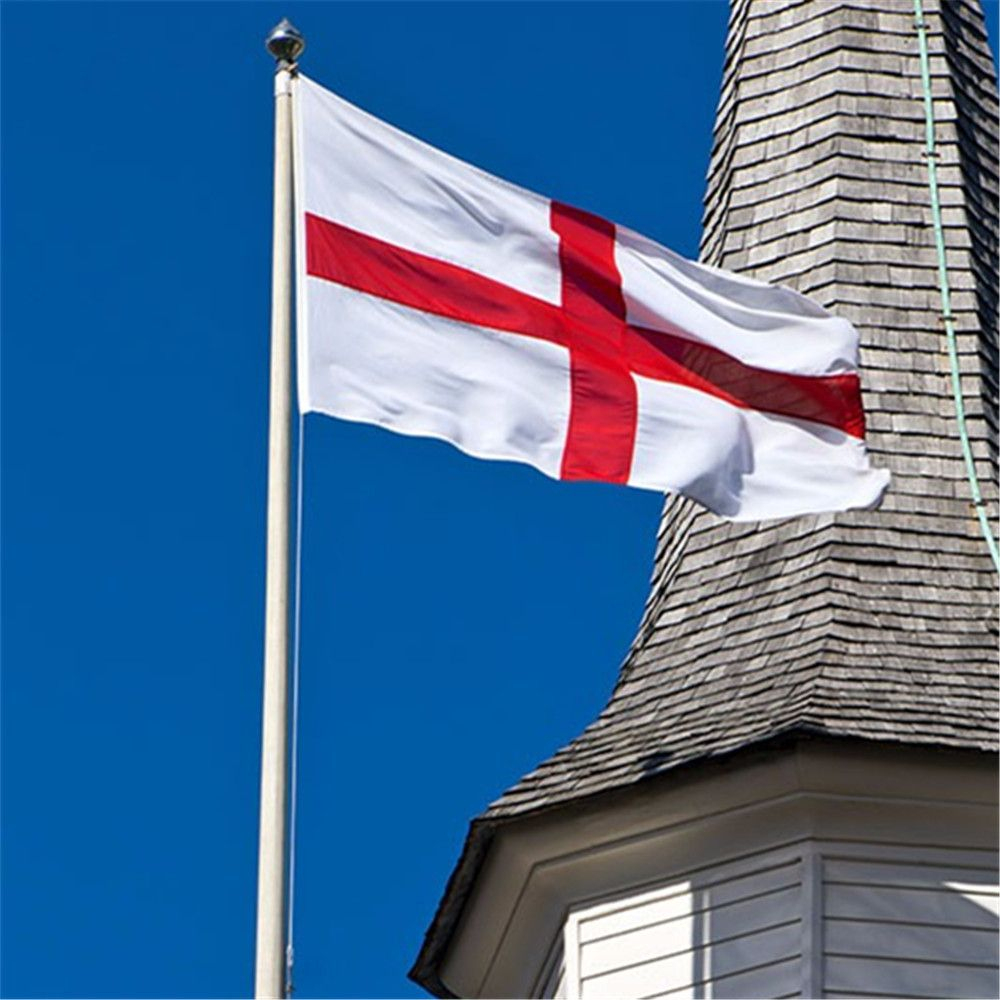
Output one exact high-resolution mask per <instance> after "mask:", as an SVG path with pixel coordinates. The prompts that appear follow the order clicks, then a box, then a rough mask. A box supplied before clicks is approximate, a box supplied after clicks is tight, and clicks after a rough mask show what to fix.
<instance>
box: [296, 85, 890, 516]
mask: <svg viewBox="0 0 1000 1000" xmlns="http://www.w3.org/2000/svg"><path fill="white" fill-rule="evenodd" d="M294 87H295V90H294V102H295V161H296V185H295V186H296V229H297V233H296V238H297V251H298V252H297V260H298V264H297V267H298V273H297V288H298V310H297V311H298V362H299V363H298V371H299V400H300V406H301V408H302V410H303V412H317V413H326V414H329V415H331V416H335V417H342V418H344V419H347V420H357V421H363V422H365V423H372V424H378V425H380V426H382V427H386V428H389V429H391V430H394V431H397V432H400V433H403V434H414V435H420V436H425V437H434V438H440V439H442V440H445V441H449V442H451V443H452V444H454V445H455V446H457V447H458V448H460V449H461V450H462V451H464V452H467V453H468V454H470V455H475V456H478V457H480V458H494V459H507V460H512V461H518V462H526V463H528V464H529V465H532V466H534V467H535V468H537V469H539V470H540V471H542V472H544V473H545V474H546V475H549V476H552V477H555V478H559V479H577V480H600V481H604V482H609V483H622V484H628V485H630V486H640V487H646V488H649V489H655V490H660V491H669V492H677V493H682V494H684V495H685V496H688V497H691V498H693V499H694V500H696V501H698V502H699V503H701V504H703V505H704V506H705V507H708V508H709V509H710V510H712V511H714V512H715V513H717V514H719V515H721V516H723V517H726V518H730V519H732V520H739V521H750V520H764V519H768V518H777V517H790V516H794V515H798V514H805V513H811V512H818V511H830V510H843V509H847V508H852V507H871V506H873V505H874V504H876V503H877V502H878V501H879V499H880V498H881V496H882V493H883V492H884V490H885V488H886V485H887V483H888V473H887V472H885V471H883V470H874V469H871V468H870V467H869V464H868V459H867V456H866V453H865V446H864V429H865V426H864V414H863V411H862V408H861V394H860V386H859V381H858V374H857V351H858V337H857V332H856V331H855V330H854V328H853V327H852V326H851V324H850V323H848V322H847V321H846V320H843V319H840V318H838V317H836V316H833V315H831V314H830V313H828V312H826V310H824V309H822V308H821V307H819V306H818V305H816V304H815V303H813V302H811V301H810V300H809V299H807V298H805V297H804V296H802V295H799V294H798V293H796V292H793V291H791V290H790V289H787V288H780V287H776V286H772V285H767V284H763V283H761V282H758V281H753V280H751V279H749V278H744V277H740V276H738V275H735V274H730V273H727V272H725V271H721V270H719V269H717V268H712V267H707V266H705V265H702V264H696V263H692V262H691V261H688V260H685V259H683V258H681V257H679V256H677V255H676V254H674V253H672V252H671V251H669V250H667V249H665V248H664V247H662V246H659V245H658V244H656V243H654V242H653V241H651V240H648V239H646V238H645V237H643V236H640V235H639V234H638V233H635V232H632V231H631V230H628V229H625V228H624V227H621V226H616V225H614V224H613V223H611V222H607V221H605V220H604V219H602V218H599V217H598V216H596V215H592V214H590V213H589V212H585V211H581V210H580V209H577V208H572V207H570V206H569V205H564V204H562V203H560V202H556V201H550V200H549V199H548V198H544V197H542V196H541V195H537V194H533V193H531V192H530V191H525V190H524V189H522V188H519V187H517V186H515V185H513V184H509V183H507V182H506V181H503V180H500V179H499V178H497V177H493V176H491V175H490V174H487V173H485V172H483V171H482V170H479V169H477V168H476V167H473V166H470V165H469V164H467V163H463V162H461V161H460V160H456V159H455V158H454V157H451V156H449V155H447V154H446V153H442V152H440V151H439V150H436V149H433V148H432V147H430V146H428V145H426V144H425V143H423V142H420V141H419V140H417V139H414V138H413V137H412V136H409V135H406V134H405V133H403V132H400V131H399V130H397V129H395V128H393V127H392V126H390V125H387V124H386V123H384V122H381V121H379V120H378V119H376V118H373V117H372V116H371V115H368V114H366V113H365V112H363V111H360V110H359V109H357V108H355V107H353V106H352V105H350V104H348V103H347V102H346V101H344V100H342V99H341V98H339V97H337V96H336V95H334V94H332V93H330V92H329V91H327V90H324V89H323V88H322V87H320V86H319V85H317V84H316V83H314V82H312V81H311V80H309V79H307V78H305V77H302V76H299V77H298V78H297V79H296V80H295V83H294Z"/></svg>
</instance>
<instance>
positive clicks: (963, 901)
mask: <svg viewBox="0 0 1000 1000" xmlns="http://www.w3.org/2000/svg"><path fill="white" fill-rule="evenodd" d="M852 853H853V852H852ZM956 854H957V852H956ZM976 860H977V859H976V858H972V859H969V857H968V856H967V855H966V856H965V857H964V858H963V862H964V863H958V862H957V861H956V863H954V864H947V863H942V861H946V852H942V851H940V850H937V851H934V857H933V858H931V857H928V859H927V860H926V861H922V860H920V859H919V858H916V857H913V858H911V859H909V860H907V861H905V862H901V861H897V860H886V859H884V858H879V859H871V858H864V857H857V856H855V857H850V858H848V857H834V856H828V857H826V858H825V859H824V862H823V889H824V891H823V917H824V920H823V941H824V948H823V951H824V959H825V961H824V969H823V982H824V994H825V995H826V996H831V997H835V996H869V997H877V996H880V995H882V996H907V997H917V998H919V997H996V996H997V995H998V993H1000V983H998V973H997V957H998V956H997V951H998V949H997V913H998V894H997V874H996V869H995V868H992V867H989V866H986V865H985V864H982V863H980V864H979V865H977V864H976V863H975V862H976Z"/></svg>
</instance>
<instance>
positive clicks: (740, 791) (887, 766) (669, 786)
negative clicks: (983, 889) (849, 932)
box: [441, 743, 997, 997]
mask: <svg viewBox="0 0 1000 1000" xmlns="http://www.w3.org/2000/svg"><path fill="white" fill-rule="evenodd" d="M996 795H997V788H996V766H995V761H993V760H991V759H990V758H989V757H988V756H987V755H985V754H984V755H983V757H982V759H975V758H970V757H968V756H966V755H958V754H948V753H933V752H929V751H914V750H909V749H905V748H893V747H864V746H859V747H855V746H848V745H843V744H838V745H834V744H831V745H824V744H818V743H817V744H811V743H805V744H799V745H797V746H795V747H790V748H786V749H784V750H782V751H780V752H773V753H772V754H759V755H756V756H753V757H751V756H747V757H745V758H743V759H742V760H733V761H731V762H729V763H728V764H724V765H720V766H717V767H714V768H707V767H702V768H699V769H697V770H694V769H692V770H691V771H690V772H688V773H687V774H685V773H683V772H681V773H678V774H676V775H669V774H667V775H664V776H663V777H661V778H658V779H655V780H652V781H647V782H644V783H641V784H639V785H637V786H635V787H634V788H632V789H630V790H628V791H627V792H624V793H618V794H614V795H611V796H607V797H604V798H602V799H595V800H594V801H593V802H592V803H590V804H589V805H574V806H571V807H568V808H565V809H556V810H553V811H551V812H548V813H545V814H542V815H540V816H536V817H529V818H526V819H523V820H520V821H518V822H516V823H512V824H511V825H510V826H509V827H501V828H500V829H499V830H498V832H497V834H496V836H495V838H494V841H493V843H492V845H491V848H490V851H489V854H488V856H487V858H486V860H485V863H484V865H483V867H482V869H481V870H480V872H479V875H478V878H477V881H476V886H475V888H474V889H473V892H472V894H471V895H470V897H469V899H468V902H467V904H466V906H465V908H464V911H463V914H462V918H461V921H460V924H459V926H458V927H457V928H456V930H455V933H454V936H453V937H452V942H451V946H450V947H449V950H448V953H447V955H446V957H445V959H444V962H443V964H442V968H441V979H442V981H443V982H444V983H445V985H446V986H447V987H448V988H449V990H450V991H451V992H452V993H454V994H455V995H457V996H465V997H491V996H492V997H503V996H507V997H510V996H528V995H530V991H531V989H532V986H533V984H534V983H535V982H536V981H537V977H538V976H539V974H540V971H541V964H542V963H543V961H544V959H545V956H546V955H547V953H548V950H549V945H550V943H551V942H552V941H553V940H554V939H555V937H556V935H558V934H560V933H561V931H562V928H563V926H564V924H565V922H566V918H567V914H568V913H569V911H570V909H571V908H572V907H576V906H581V905H586V904H587V903H591V902H594V901H596V900H598V899H606V898H608V897H609V896H611V895H613V894H614V893H616V892H620V893H632V892H636V891H641V889H642V887H643V886H644V885H647V884H648V885H653V884H654V883H656V882H658V881H660V880H662V879H663V878H664V877H668V876H670V875H671V873H673V872H680V871H685V870H691V869H693V868H697V867H698V866H699V865H702V864H718V863H719V862H721V861H725V860H727V859H732V860H734V861H738V859H739V858H740V857H741V856H742V855H745V854H748V853H752V852H758V851H763V850H774V851H779V852H780V851H783V850H787V851H792V852H794V851H795V850H799V851H801V847H798V848H796V845H801V844H803V842H805V841H808V840H810V839H824V840H841V839H843V840H850V839H851V838H861V839H864V840H866V841H869V842H871V841H879V840H884V841H885V842H886V844H887V845H888V844H892V845H894V846H893V847H892V848H891V851H892V853H893V854H894V855H895V856H897V857H898V856H899V850H900V845H906V844H910V845H913V847H914V848H920V849H921V853H922V856H923V854H924V853H925V848H926V847H927V846H929V845H934V844H950V845H953V848H952V851H951V857H954V853H953V849H954V848H963V847H964V848H967V849H969V850H970V851H972V852H976V851H982V850H994V851H995V848H996V841H997V815H996ZM904 849H905V848H904Z"/></svg>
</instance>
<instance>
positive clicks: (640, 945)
mask: <svg viewBox="0 0 1000 1000" xmlns="http://www.w3.org/2000/svg"><path fill="white" fill-rule="evenodd" d="M801 872H802V864H801V860H800V858H799V857H797V856H796V854H795V853H794V852H791V853H790V852H787V851H786V852H784V853H780V854H778V853H774V852H771V853H766V854H757V855H754V856H752V857H748V858H743V859H741V860H739V861H734V862H729V863H727V864H721V865H714V866H712V867H710V868H702V869H699V870H698V871H694V872H688V873H685V874H684V875H683V876H682V877H678V878H676V879H672V880H671V881H670V882H669V883H667V884H664V885H661V886H659V887H657V888H656V889H653V890H650V891H646V892H642V893H637V894H635V895H631V896H629V897H626V898H621V899H617V900H613V901H608V902H601V903H597V904H594V905H591V906H587V907H581V908H577V909H575V910H574V912H573V913H572V914H571V916H570V919H569V921H568V923H567V935H566V948H567V955H568V961H567V969H568V971H569V979H570V982H569V992H568V996H570V997H573V996H579V997H581V998H584V1000H591V998H595V997H609V998H610V997H614V998H616V1000H621V998H623V997H671V998H682V997H747V998H749V997H777V996H795V995H797V993H798V988H799V984H800V982H801V970H800V964H801V963H800V955H801V943H802V924H801V909H802V899H801V897H802V885H801V881H802V879H801Z"/></svg>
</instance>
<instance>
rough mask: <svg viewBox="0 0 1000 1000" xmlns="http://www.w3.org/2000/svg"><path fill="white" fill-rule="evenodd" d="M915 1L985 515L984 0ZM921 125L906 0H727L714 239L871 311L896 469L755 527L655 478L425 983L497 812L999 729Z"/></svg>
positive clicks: (722, 260)
mask: <svg viewBox="0 0 1000 1000" xmlns="http://www.w3.org/2000/svg"><path fill="white" fill-rule="evenodd" d="M923 9H924V22H925V24H926V29H927V38H928V46H929V57H930V80H931V87H932V96H933V111H934V118H935V122H936V124H935V138H936V152H937V156H936V166H937V176H938V185H939V190H940V200H941V213H942V222H943V232H944V242H945V246H946V265H947V280H948V282H949V284H950V288H951V313H952V315H953V317H954V326H955V330H956V340H957V351H958V363H959V367H960V373H961V387H962V392H963V396H964V405H965V412H966V420H965V425H966V430H967V434H968V438H969V441H970V445H971V450H972V454H973V456H974V459H975V467H976V472H977V476H978V481H979V485H980V488H981V490H982V495H983V502H984V504H985V505H986V509H987V511H988V514H989V520H990V523H991V524H992V525H993V526H994V527H995V524H996V514H997V287H998V286H997V281H998V275H997V238H998V220H997V190H998V166H997V160H998V151H997V139H998V131H997V114H998V104H997V87H996V78H995V71H994V67H993V62H992V59H991V56H990V52H989V49H988V45H987V41H986V34H985V30H984V25H983V20H982V15H981V11H980V10H979V7H978V3H976V2H974V0H950V2H947V3H943V2H941V0H926V2H925V3H924V8H923ZM925 129H926V121H925V105H924V90H923V84H922V80H921V62H920V58H919V50H918V34H917V27H916V26H915V14H914V6H913V4H912V3H911V0H866V2H864V3H858V2H853V0H825V2H814V0H734V2H733V4H732V12H731V18H730V24H729V30H728V38H727V43H726V59H725V65H724V70H723V79H722V89H721V97H720V101H719V107H718V113H717V119H716V128H715V136H714V145H713V149H712V154H711V160H710V165H709V171H708V186H707V193H706V198H705V213H704V231H703V238H702V249H701V255H702V259H703V260H704V261H705V262H707V263H710V264H714V265H717V266H720V267H724V268H727V269H730V270H734V271H738V272H742V273H745V274H750V275H753V276H754V277H757V278H761V279H764V280H768V281H773V282H777V283H782V284H787V285H790V286H792V287H794V288H796V289H797V290H799V291H801V292H803V293H805V294H807V295H809V296H811V297H812V298H814V299H815V300H816V301H817V302H819V303H820V304H822V305H823V306H825V307H827V308H828V309H830V310H832V311H833V312H835V313H837V314H838V315H841V316H844V317H846V318H847V319H849V320H850V321H851V322H852V323H854V324H855V326H856V327H857V328H858V330H859V331H860V334H861V345H862V346H861V365H862V383H863V388H864V401H865V408H866V411H867V414H868V443H869V448H870V451H871V454H872V460H873V463H874V464H876V465H880V466H884V467H887V468H889V469H890V470H891V473H892V483H891V485H890V488H889V492H888V494H887V495H886V498H885V500H884V502H883V504H882V506H881V508H880V509H879V510H876V511H870V512H850V513H846V514H837V515H823V516H817V517H808V518H799V519H795V520H789V521H781V522H769V523H765V524H760V525H748V524H732V523H728V522H724V521H721V520H720V519H718V518H717V517H715V516H714V515H711V514H709V513H707V512H705V511H703V510H701V509H699V508H697V507H696V506H695V505H694V504H692V503H691V502H690V501H687V500H684V499H680V498H677V497H668V498H667V500H666V504H665V507H664V511H663V517H662V521H661V525H660V530H659V535H658V539H657V544H656V555H655V560H654V568H653V576H652V586H651V591H650V595H649V598H648V601H647V604H646V608H645V612H644V616H643V619H642V622H641V625H640V627H639V631H638V635H637V636H636V639H635V641H634V643H633V646H632V648H631V650H630V651H629V653H628V655H627V657H626V659H625V663H624V665H623V667H622V670H621V674H620V676H619V679H618V683H617V685H616V687H615V689H614V691H613V693H612V696H611V699H610V701H609V702H608V705H607V706H606V708H605V709H604V710H603V711H602V712H601V714H600V716H599V717H598V718H597V719H596V720H595V721H594V723H592V724H591V725H590V726H589V727H588V728H587V729H586V730H585V731H584V732H583V733H582V734H581V735H580V736H579V737H578V738H576V739H575V740H573V741H572V742H571V743H570V744H569V745H567V746H566V747H565V748H563V749H562V750H560V751H559V752H557V753H556V754H555V755H554V756H553V757H551V758H550V759H549V760H547V761H545V762H543V763H541V764H540V765H539V766H538V767H537V768H536V769H535V770H534V771H532V772H531V773H530V774H528V775H526V776H525V777H524V778H522V779H521V780H520V781H519V782H517V783H516V784H515V785H514V786H513V787H512V788H511V789H510V790H509V791H507V792H506V793H505V794H504V795H503V796H501V798H500V799H499V800H497V801H496V802H494V803H493V804H492V805H491V806H490V807H489V808H488V809H487V810H486V812H485V813H484V814H483V815H482V816H481V817H479V819H477V820H476V821H475V822H474V823H473V826H472V829H471V831H470V835H469V839H468V841H467V843H466V848H465V852H464V854H463V857H462V859H461V861H460V863H459V866H458V868H457V869H456V872H455V874H454V875H453V877H452V880H451V882H450V884H449V886H448V889H447V892H446V895H445V898H444V900H443V901H442V906H441V908H440V909H439V912H438V914H437V916H436V918H435V922H434V924H433V925H432V927H431V929H430V931H429V934H428V938H427V941H426V943H425V947H424V949H423V952H422V953H421V956H420V959H419V960H418V963H417V966H416V967H415V970H414V973H415V975H416V977H417V978H418V979H419V980H420V981H421V982H424V983H425V984H427V985H429V986H431V987H432V988H435V989H437V990H438V991H440V989H441V987H442V986H443V987H444V988H446V989H447V988H450V987H449V986H448V984H447V983H445V982H443V981H442V980H441V979H440V978H439V976H440V968H441V964H442V962H443V960H444V958H445V957H446V954H447V952H448V949H449V947H450V945H451V942H452V939H453V937H454V935H455V933H456V928H457V927H458V926H459V924H460V923H461V922H462V921H463V920H465V919H466V918H467V916H468V913H466V914H465V916H463V907H465V904H466V901H467V900H468V899H469V898H470V895H471V894H472V893H473V892H474V891H475V889H476V887H477V883H478V882H479V881H481V874H482V870H483V866H484V859H485V861H487V862H488V863H490V864H493V865H496V864H498V863H500V860H499V859H500V857H501V852H499V850H498V846H497V844H498V837H499V835H500V834H502V833H504V832H505V831H508V830H511V831H513V830H515V829H526V828H527V827H528V826H530V825H531V824H532V823H533V822H540V821H541V820H540V817H545V821H546V822H550V823H552V822H555V818H556V817H558V816H559V815H561V814H563V813H565V815H566V816H567V817H569V816H570V815H572V814H573V811H574V810H579V809H582V808H586V809H595V810H596V809H599V808H601V809H604V808H606V809H612V808H613V807H612V805H611V804H612V803H613V802H614V801H616V798H615V796H622V795H625V794H630V793H633V792H634V793H638V791H639V790H640V786H641V787H642V788H645V787H646V786H649V787H650V788H652V787H653V785H655V786H656V787H657V788H667V787H668V786H669V783H670V782H671V781H673V780H676V781H678V782H682V781H687V780H689V779H690V776H691V775H693V774H695V773H698V771H699V769H702V770H703V769H705V768H711V767H713V766H719V765H721V764H725V765H726V766H729V765H730V764H733V763H734V762H738V761H739V760H741V759H742V758H741V756H740V755H746V754H753V753H770V752H772V751H773V752H774V753H781V752H783V751H782V748H787V747H792V746H795V745H797V744H799V743H801V742H802V741H819V743H820V744H822V745H823V746H824V747H826V746H829V747H834V748H836V747H838V746H842V747H844V748H845V753H848V754H853V753H856V752H857V753H865V754H871V753H874V754H879V753H883V752H884V753H885V754H888V755H890V756H891V755H893V754H905V753H907V752H913V753H920V754H929V755H930V757H922V758H921V759H926V760H929V761H941V762H946V761H949V762H950V761H976V762H979V763H981V762H982V761H983V760H984V759H987V756H986V753H985V752H986V751H989V750H991V749H995V747H996V737H997V681H996V668H997V636H996V608H997V592H996V581H997V574H996V571H995V569H994V566H993V563H992V560H991V557H990V554H989V550H988V548H987V544H986V541H985V539H984V537H983V535H982V531H981V527H980V523H979V520H978V518H977V510H976V508H975V506H974V504H973V499H972V494H971V492H970V484H969V479H968V476H967V470H966V466H965V463H964V461H963V455H962V447H961V440H960V434H961V429H960V427H959V422H958V420H957V419H956V406H955V402H954V399H953V394H952V385H951V374H950V365H949V355H948V347H947V341H946V335H945V329H944V324H943V322H942V312H943V309H942V300H941V295H940V290H939V266H938V255H937V252H936V248H935V233H934V227H933V218H932V211H931V195H930V190H929V186H928V163H927V155H926V146H925V138H926V131H925ZM830 752H831V753H833V754H834V757H831V758H830V759H831V760H834V759H835V754H836V750H831V751H830ZM934 755H938V756H936V757H935V756H934ZM979 763H975V764H971V765H970V766H971V767H973V768H975V767H977V766H979ZM831 766H832V765H831ZM927 766H928V767H931V768H932V769H933V767H936V766H937V765H936V764H928V765H927ZM942 766H943V765H942ZM949 766H950V765H949ZM956 766H958V767H959V768H962V767H965V764H958V765H956ZM672 775H676V778H672V777H671V776H672ZM602 803H603V805H602ZM567 905H572V900H570V902H569V903H567ZM466 909H467V908H466ZM803 919H804V918H803ZM803 926H804V924H803ZM867 988H868V989H877V987H876V986H874V985H871V984H869V985H868V986H867ZM802 989H803V990H804V989H805V987H802ZM535 995H541V994H535ZM549 995H551V994H549ZM622 995H625V994H622ZM715 995H723V994H715ZM745 995H769V994H767V993H761V994H745ZM908 995H912V994H908ZM937 995H943V994H940V993H939V994H937Z"/></svg>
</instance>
